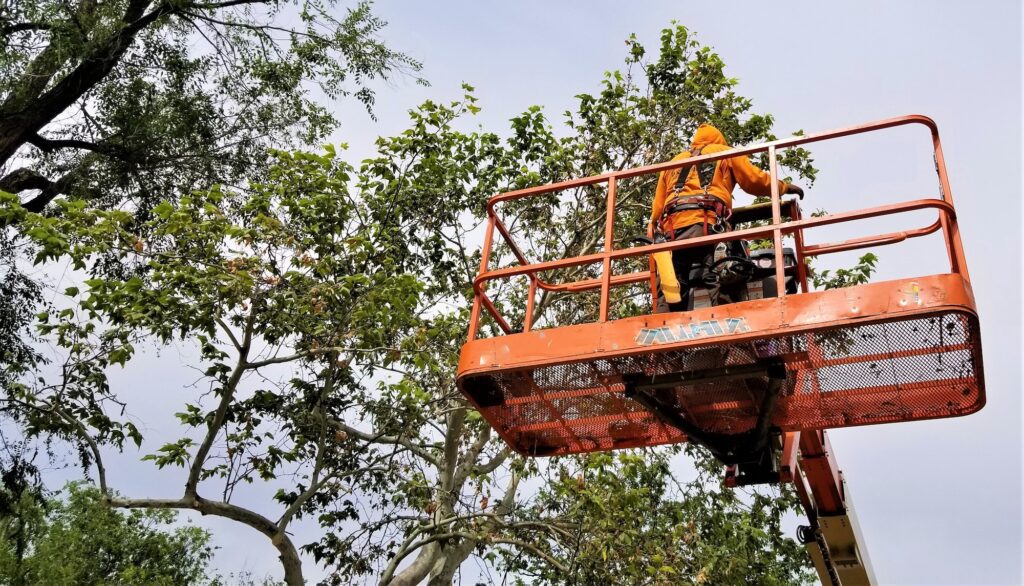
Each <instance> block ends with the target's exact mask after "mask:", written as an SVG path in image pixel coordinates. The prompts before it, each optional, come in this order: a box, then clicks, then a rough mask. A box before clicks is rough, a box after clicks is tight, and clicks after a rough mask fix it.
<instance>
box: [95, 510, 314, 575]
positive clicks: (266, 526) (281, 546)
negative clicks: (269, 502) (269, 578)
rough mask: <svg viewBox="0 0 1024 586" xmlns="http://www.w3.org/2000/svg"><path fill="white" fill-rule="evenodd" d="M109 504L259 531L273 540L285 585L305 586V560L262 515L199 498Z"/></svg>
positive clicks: (288, 540) (284, 536) (281, 532)
mask: <svg viewBox="0 0 1024 586" xmlns="http://www.w3.org/2000/svg"><path fill="white" fill-rule="evenodd" d="M109 503H110V505H111V506H113V507H117V508H121V509H192V510H195V511H199V512H200V513H202V514H204V515H214V516H217V517H224V518H226V519H231V520H233V521H238V522H239V523H244V524H246V525H248V526H249V527H252V528H253V529H255V530H257V531H259V532H260V533H262V534H263V535H266V536H267V537H268V538H270V542H271V543H272V544H274V547H275V548H277V551H278V553H279V554H280V558H281V564H282V565H283V566H284V577H285V582H286V583H287V584H288V586H302V584H303V583H304V582H303V579H302V560H301V559H300V558H299V552H298V550H297V549H296V548H295V544H293V543H292V540H291V538H289V537H288V534H286V533H285V532H284V531H281V530H279V529H278V527H277V525H276V524H275V523H274V522H273V521H271V520H270V519H267V518H266V517H264V516H263V515H260V514H259V513H256V512H254V511H250V510H249V509H246V508H243V507H239V506H238V505H233V504H230V503H224V502H218V501H208V500H205V499H202V498H200V497H198V496H187V495H186V496H185V497H183V498H180V499H174V500H172V499H123V498H111V499H110V500H109Z"/></svg>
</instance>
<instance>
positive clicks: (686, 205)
mask: <svg viewBox="0 0 1024 586" xmlns="http://www.w3.org/2000/svg"><path fill="white" fill-rule="evenodd" d="M703 151H704V147H701V148H698V149H691V150H690V157H698V156H700V155H701V153H702V152H703ZM693 167H694V165H692V164H690V165H687V166H685V167H683V168H681V169H680V170H679V178H678V179H676V184H675V186H674V187H673V188H672V194H673V195H674V196H675V197H674V198H672V199H670V200H669V202H668V203H667V204H666V205H665V209H664V210H663V211H662V213H661V219H660V220H659V221H658V225H659V227H664V225H665V221H666V220H668V219H669V218H670V217H672V216H673V215H675V214H677V213H679V212H684V211H689V210H702V211H703V212H704V235H705V236H706V235H707V233H708V226H709V223H708V212H714V214H715V222H714V223H713V224H710V226H711V231H712V232H715V233H717V234H721V233H722V232H725V231H726V230H727V229H728V225H727V224H726V222H727V221H728V220H729V217H730V216H732V208H731V207H730V206H729V204H727V203H725V202H724V201H722V199H720V198H718V197H717V196H714V195H711V194H710V193H708V188H709V187H711V182H712V180H714V178H715V172H716V171H717V170H718V161H705V162H703V163H700V164H698V165H696V167H697V180H698V182H699V184H700V188H701V189H702V190H703V191H704V194H703V195H698V196H687V197H683V196H681V195H679V194H680V193H681V192H682V191H683V189H684V188H685V187H686V179H687V178H688V177H689V176H690V171H691V170H692V169H693ZM665 232H667V233H669V234H671V232H672V231H671V230H665Z"/></svg>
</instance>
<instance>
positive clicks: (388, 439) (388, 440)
mask: <svg viewBox="0 0 1024 586" xmlns="http://www.w3.org/2000/svg"><path fill="white" fill-rule="evenodd" d="M331 424H332V425H333V426H334V427H336V428H337V429H339V430H341V431H344V432H345V433H347V434H348V435H350V436H352V437H355V438H358V439H361V440H363V441H364V442H369V443H376V444H389V445H397V446H402V447H403V448H406V449H408V450H409V451H410V452H412V453H414V454H416V455H417V456H419V457H420V458H423V459H424V460H426V461H427V462H429V463H430V464H431V465H433V466H435V467H440V466H441V463H440V461H439V460H438V459H437V458H436V457H435V456H434V455H433V454H431V453H430V452H429V451H427V450H426V449H425V448H424V447H423V446H421V445H419V444H415V443H413V442H412V441H411V440H410V439H409V438H405V437H401V436H394V435H384V434H372V433H366V432H365V431H360V430H358V429H356V428H354V427H352V426H349V425H346V424H344V423H342V422H340V421H335V420H333V419H332V420H331Z"/></svg>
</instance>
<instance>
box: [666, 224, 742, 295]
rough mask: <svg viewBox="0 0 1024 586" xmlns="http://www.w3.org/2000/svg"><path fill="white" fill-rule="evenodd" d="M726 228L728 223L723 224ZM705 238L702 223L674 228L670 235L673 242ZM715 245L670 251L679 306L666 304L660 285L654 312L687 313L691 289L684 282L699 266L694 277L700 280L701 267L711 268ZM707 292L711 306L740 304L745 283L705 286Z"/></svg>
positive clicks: (702, 269) (702, 270)
mask: <svg viewBox="0 0 1024 586" xmlns="http://www.w3.org/2000/svg"><path fill="white" fill-rule="evenodd" d="M726 226H728V224H726ZM703 235H704V224H693V225H692V226H684V227H682V228H678V229H676V231H675V232H674V233H673V235H672V236H673V240H686V239H689V238H699V237H701V236H703ZM714 254H715V245H713V244H711V245H706V246H697V247H691V248H682V249H680V250H674V251H672V266H673V268H675V271H676V279H678V280H679V296H680V297H681V299H680V302H679V303H669V302H668V301H666V300H665V295H664V294H663V293H662V292H661V286H660V284H659V286H658V304H657V307H656V308H655V310H654V313H666V312H669V311H687V310H688V309H689V307H688V305H689V300H690V288H691V287H690V286H689V285H687V284H686V282H687V281H688V280H689V279H690V273H691V269H693V268H694V267H695V266H696V267H700V271H694V276H695V278H700V277H699V275H700V274H703V272H704V268H705V267H709V266H711V263H712V262H714ZM706 289H707V291H708V297H709V298H710V299H711V305H722V304H725V303H735V302H737V301H743V300H744V299H746V292H747V291H746V284H744V283H741V284H739V285H733V286H731V287H720V286H719V285H713V286H708V287H706Z"/></svg>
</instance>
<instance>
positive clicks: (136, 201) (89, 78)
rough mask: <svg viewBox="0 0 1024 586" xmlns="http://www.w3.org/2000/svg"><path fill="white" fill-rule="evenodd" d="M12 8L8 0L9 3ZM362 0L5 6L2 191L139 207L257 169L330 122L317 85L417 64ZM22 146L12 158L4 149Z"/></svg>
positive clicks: (132, 0) (330, 88) (345, 86)
mask: <svg viewBox="0 0 1024 586" xmlns="http://www.w3.org/2000/svg"><path fill="white" fill-rule="evenodd" d="M7 9H10V10H7ZM384 25H385V23H384V22H383V21H382V20H380V19H379V18H377V17H376V16H374V15H373V13H372V11H371V9H370V3H369V2H366V1H360V2H357V3H356V4H355V5H354V6H351V7H349V8H348V9H346V10H342V9H341V8H340V7H338V6H337V5H336V3H335V2H334V1H332V0H326V1H319V0H318V1H312V2H300V1H291V0H289V1H285V2H277V1H270V0H227V1H222V2H205V1H192V0H176V1H174V2H159V1H153V0H116V1H112V2H104V3H99V4H98V3H96V2H91V1H88V0H81V1H75V2H60V1H55V0H34V1H24V2H15V3H14V4H13V5H11V6H5V12H4V13H3V14H2V15H0V165H4V164H5V163H8V162H12V161H16V162H17V163H18V164H19V165H22V166H21V167H20V168H17V169H13V170H11V171H10V172H9V173H8V174H7V175H4V176H0V190H5V191H8V192H12V193H25V194H33V195H31V197H30V198H29V199H28V200H27V202H26V206H27V207H28V208H29V209H30V210H32V211H42V210H43V209H44V208H46V207H47V205H48V204H49V202H51V201H52V200H53V199H54V198H55V197H56V196H58V195H61V194H63V195H66V196H68V197H70V198H76V199H78V198H81V199H87V200H89V201H90V205H93V206H99V207H105V208H113V207H117V206H120V205H122V204H128V205H130V207H133V208H136V209H139V210H141V211H142V212H145V211H146V210H148V209H149V208H150V207H152V206H153V205H155V204H156V203H157V202H158V201H159V200H160V199H161V198H167V197H178V196H182V195H185V194H187V193H189V191H191V190H193V189H203V188H206V187H208V186H209V185H211V184H213V183H229V184H238V183H240V182H242V181H244V180H245V179H247V178H252V177H256V176H259V175H260V174H261V172H262V171H263V169H264V168H265V163H266V158H265V152H266V149H267V148H268V147H272V146H277V147H282V146H286V145H292V146H298V145H313V144H317V143H318V142H319V141H320V140H322V139H323V138H324V137H325V136H327V135H328V134H329V133H330V132H331V130H333V128H334V127H335V126H336V125H337V120H336V119H335V117H334V116H333V115H332V114H331V113H330V112H329V110H328V108H327V107H326V106H325V105H324V104H323V103H322V101H323V100H322V98H315V97H314V96H313V95H312V94H311V91H310V90H311V89H312V88H316V89H318V90H319V93H320V94H321V95H323V96H327V97H328V98H331V99H336V98H340V97H343V96H354V97H355V98H357V99H358V100H360V101H362V102H363V103H365V104H366V106H367V108H368V109H369V108H370V107H371V106H372V104H373V102H374V92H373V91H372V89H371V88H370V87H369V85H368V83H369V82H370V81H371V80H373V79H378V78H387V77H389V76H391V75H393V74H396V73H404V72H415V71H418V70H419V68H420V65H419V63H417V62H416V61H414V60H412V59H410V58H409V57H408V56H406V55H403V54H401V53H398V52H395V51H393V50H391V49H389V48H387V47H386V46H385V45H384V44H383V43H382V42H381V41H380V40H378V38H377V35H378V33H379V32H380V31H381V30H382V29H383V27H384ZM15 156H17V159H15V158H14V157H15Z"/></svg>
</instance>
